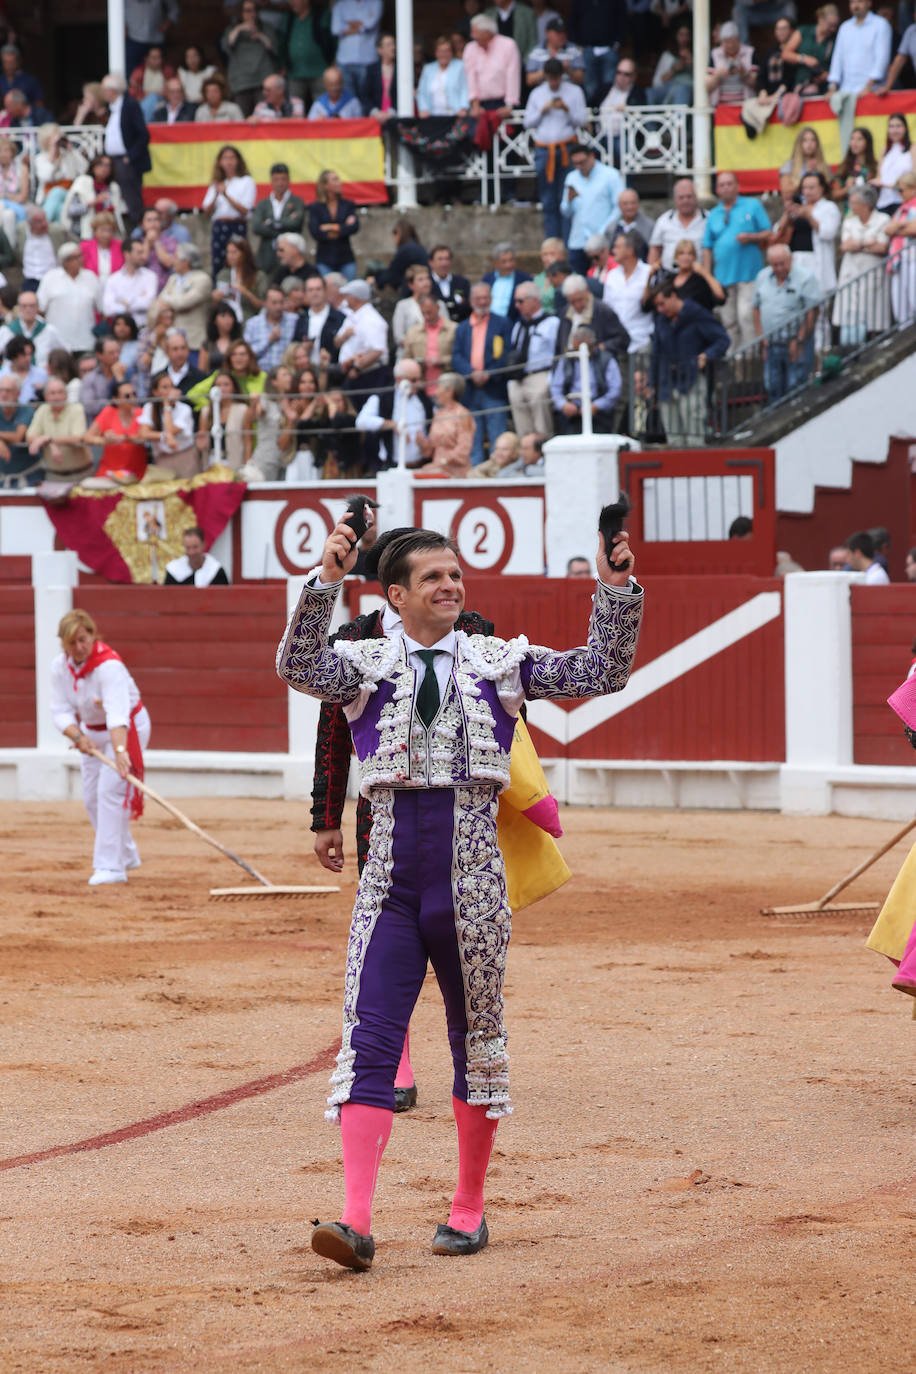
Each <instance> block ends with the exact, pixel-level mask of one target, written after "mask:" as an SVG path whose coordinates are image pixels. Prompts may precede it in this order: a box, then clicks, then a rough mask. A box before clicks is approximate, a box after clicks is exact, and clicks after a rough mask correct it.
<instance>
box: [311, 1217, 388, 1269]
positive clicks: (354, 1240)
mask: <svg viewBox="0 0 916 1374" xmlns="http://www.w3.org/2000/svg"><path fill="white" fill-rule="evenodd" d="M312 1249H313V1250H314V1251H315V1254H316V1255H323V1256H324V1258H325V1259H331V1260H334V1262H335V1263H336V1264H342V1265H343V1266H344V1268H346V1269H371V1268H372V1260H373V1257H374V1255H375V1241H374V1240H373V1239H372V1237H371V1236H361V1235H360V1233H359V1232H358V1231H354V1230H353V1227H352V1226H348V1225H347V1224H346V1222H344V1221H324V1222H321V1221H316V1223H315V1229H314V1231H313V1232H312Z"/></svg>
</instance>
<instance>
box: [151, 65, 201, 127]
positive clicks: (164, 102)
mask: <svg viewBox="0 0 916 1374" xmlns="http://www.w3.org/2000/svg"><path fill="white" fill-rule="evenodd" d="M196 114H197V105H196V104H195V103H194V102H193V101H191V100H187V99H186V98H185V93H184V86H183V85H182V82H181V77H180V76H167V77H166V78H165V80H164V81H163V85H162V96H161V98H160V99H159V100H158V101H157V103H156V105H155V106H154V109H153V114H152V118H151V119H150V123H151V124H193V123H194V117H195V115H196Z"/></svg>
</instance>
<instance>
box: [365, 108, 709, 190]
mask: <svg viewBox="0 0 916 1374" xmlns="http://www.w3.org/2000/svg"><path fill="white" fill-rule="evenodd" d="M524 113H525V112H524V110H522V109H518V110H515V111H513V114H512V117H511V119H509V120H507V121H506V122H505V123H504V124H501V125H500V127H499V128H498V129H497V131H496V133H495V135H494V139H493V148H492V151H491V152H489V153H487V152H483V151H481V150H480V149H479V148H472V149H471V150H470V151H469V152H468V153H467V154H466V156H465V157H464V158H463V159H460V160H459V159H457V158H456V163H455V164H452V163H450V164H448V166H447V167H443V168H442V169H441V170H440V169H437V168H436V167H435V166H429V165H427V166H424V164H423V162H422V160H420V159H419V158H416V157H414V168H413V171H414V175H415V177H416V180H417V182H419V183H421V184H422V183H424V182H426V183H429V182H432V181H440V180H441V181H459V182H470V183H473V184H475V185H479V186H480V198H481V203H482V204H483V205H500V204H501V203H502V202H503V200H504V199H505V189H504V183H507V182H508V183H514V182H515V181H516V180H517V179H518V178H519V177H533V176H534V174H535V171H534V136H533V134H532V132H531V131H530V130H529V129H525V128H524V127H523V125H522V120H523V118H524ZM695 113H696V111H695V110H694V109H693V108H692V107H690V106H687V105H641V106H634V107H633V108H632V109H625V110H622V111H620V132H619V135H618V137H617V138H615V139H613V140H612V139H611V136H610V134H609V131H608V128H607V126H606V125H605V123H604V121H603V120H602V118H601V116H600V114H599V112H598V111H597V110H589V112H588V124H587V125H586V127H585V128H584V129H582V130H581V133H580V137H581V140H582V142H583V143H587V144H589V145H590V146H591V147H594V148H595V149H596V151H597V152H598V154H599V156H600V157H601V159H602V161H610V162H611V163H612V164H613V165H614V166H617V167H619V169H620V171H621V172H622V173H623V174H624V175H626V176H639V175H641V174H646V173H659V172H661V173H663V174H665V175H668V176H685V175H689V174H690V173H691V172H692V171H693V168H694V157H693V123H694V114H695ZM399 147H400V145H399V144H398V143H397V139H396V136H389V137H386V139H385V181H386V183H387V184H388V185H389V186H396V185H397V184H398V174H397V173H398V166H397V159H398V151H399Z"/></svg>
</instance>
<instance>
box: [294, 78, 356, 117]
mask: <svg viewBox="0 0 916 1374" xmlns="http://www.w3.org/2000/svg"><path fill="white" fill-rule="evenodd" d="M321 84H322V86H323V87H324V92H323V94H321V95H320V96H319V97H318V99H317V100H314V101H313V102H312V105H311V107H310V108H309V115H308V117H309V119H359V118H360V117H361V116H362V113H363V107H362V104H361V103H360V100H359V97H358V96H356V95H354V93H353V92H352V91H351V90H349V89H348V88H347V87H346V86H345V85H344V76H343V72H342V71H341V69H340V68H339V67H328V68H327V70H326V71H325V73H324V76H323V77H322V78H321Z"/></svg>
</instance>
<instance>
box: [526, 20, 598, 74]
mask: <svg viewBox="0 0 916 1374" xmlns="http://www.w3.org/2000/svg"><path fill="white" fill-rule="evenodd" d="M548 62H559V64H560V67H561V68H562V73H563V76H564V77H565V78H566V79H567V80H569V81H575V82H577V83H578V84H579V85H580V86H581V85H582V82H583V80H584V79H585V58H584V57H583V56H582V49H581V48H577V47H576V45H575V43H569V42H567V39H566V25H565V24H564V23H563V20H562V19H560V18H559V17H557V18H554V19H548V20H547V27H546V29H545V30H544V42H543V45H541V44H538V46H537V47H536V48H532V49H531V52H530V53H529V54H528V61H527V62H526V63H525V85H526V86H528V87H529V89H530V88H532V87H534V86H540V85H541V83H542V82H543V81H544V80H545V79H546V76H547V70H546V68H547V63H548Z"/></svg>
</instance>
